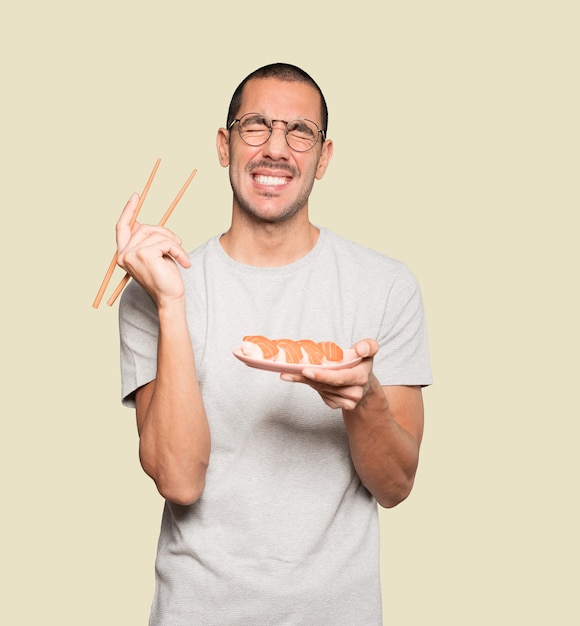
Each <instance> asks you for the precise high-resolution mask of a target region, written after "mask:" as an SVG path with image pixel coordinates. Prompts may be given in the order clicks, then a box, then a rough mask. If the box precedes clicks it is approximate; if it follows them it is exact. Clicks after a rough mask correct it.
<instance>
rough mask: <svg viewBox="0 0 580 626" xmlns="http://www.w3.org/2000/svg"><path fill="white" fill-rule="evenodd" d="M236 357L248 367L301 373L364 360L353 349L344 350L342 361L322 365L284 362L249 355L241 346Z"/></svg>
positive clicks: (342, 367)
mask: <svg viewBox="0 0 580 626" xmlns="http://www.w3.org/2000/svg"><path fill="white" fill-rule="evenodd" d="M232 352H233V354H234V356H235V357H237V358H238V359H240V361H242V362H243V363H245V364H246V365H247V366H248V367H255V368H256V369H259V370H268V371H269V372H280V373H282V372H283V373H285V374H300V373H301V372H302V370H304V369H306V368H308V369H321V370H342V369H347V368H349V367H353V366H354V365H356V364H357V363H360V362H361V361H362V357H360V356H357V354H356V352H355V351H354V350H352V349H348V350H344V351H343V357H344V358H343V359H342V361H333V362H331V363H322V364H321V365H312V364H310V363H284V362H283V361H271V360H267V359H257V358H256V357H251V356H247V355H246V354H244V353H243V352H242V349H241V348H234V349H233V350H232Z"/></svg>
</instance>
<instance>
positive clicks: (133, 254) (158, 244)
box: [118, 226, 191, 269]
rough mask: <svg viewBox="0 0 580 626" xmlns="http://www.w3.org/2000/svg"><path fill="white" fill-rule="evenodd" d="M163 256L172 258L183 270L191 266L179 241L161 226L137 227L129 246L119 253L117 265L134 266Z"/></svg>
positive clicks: (173, 234)
mask: <svg viewBox="0 0 580 626" xmlns="http://www.w3.org/2000/svg"><path fill="white" fill-rule="evenodd" d="M164 256H170V257H172V258H173V259H174V260H175V261H176V262H177V263H178V264H179V265H181V266H182V267H184V268H188V267H190V265H191V261H190V260H189V256H188V254H187V252H186V251H185V250H184V249H183V248H182V246H181V239H180V238H179V237H178V236H177V235H176V234H175V233H173V232H171V231H170V230H168V229H167V228H163V227H161V226H139V227H138V228H137V230H135V231H134V233H133V236H132V237H131V240H130V242H129V244H128V245H127V246H126V247H125V248H123V250H122V251H120V252H119V255H118V263H119V265H121V267H124V266H128V265H132V266H136V265H137V264H147V263H148V262H150V261H155V260H156V259H158V258H160V257H164ZM125 269H127V267H125Z"/></svg>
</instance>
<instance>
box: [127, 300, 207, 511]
mask: <svg viewBox="0 0 580 626" xmlns="http://www.w3.org/2000/svg"><path fill="white" fill-rule="evenodd" d="M139 409H140V411H139ZM138 425H139V437H140V438H139V455H140V459H141V464H142V466H143V469H144V470H145V472H146V473H147V474H148V475H149V476H151V478H153V480H154V481H155V483H156V485H157V488H158V490H159V492H160V493H161V494H162V495H163V496H164V497H165V498H167V499H168V500H171V501H173V502H176V503H179V504H190V503H192V502H194V501H195V500H197V499H198V498H199V496H200V495H201V493H202V491H203V487H204V484H205V472H206V468H207V465H208V462H209V454H210V433H209V426H208V423H207V418H206V414H205V409H204V405H203V401H202V398H201V392H200V389H199V384H198V381H197V372H196V367H195V359H194V355H193V349H192V346H191V340H190V336H189V331H188V328H187V322H186V318H185V312H184V306H183V303H180V304H179V305H175V304H172V305H171V306H168V307H159V340H158V347H157V377H156V380H155V381H154V383H153V385H152V387H151V388H150V389H149V390H147V391H144V393H143V397H142V398H141V401H140V402H139V404H138Z"/></svg>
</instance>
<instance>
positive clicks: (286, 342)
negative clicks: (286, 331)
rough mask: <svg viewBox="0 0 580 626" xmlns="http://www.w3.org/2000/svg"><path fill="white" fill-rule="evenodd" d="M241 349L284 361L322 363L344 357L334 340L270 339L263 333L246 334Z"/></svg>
mask: <svg viewBox="0 0 580 626" xmlns="http://www.w3.org/2000/svg"><path fill="white" fill-rule="evenodd" d="M241 350H242V352H243V353H244V354H245V355H246V356H249V357H252V358H258V359H265V360H271V361H279V362H283V363H304V364H311V365H321V364H323V363H330V362H340V361H342V360H343V358H344V353H343V350H342V348H341V347H340V346H339V345H338V344H336V343H334V342H333V341H320V342H315V341H313V340H311V339H299V340H297V341H294V340H292V339H268V338H267V337H264V336H262V335H246V336H245V337H244V338H243V339H242V345H241Z"/></svg>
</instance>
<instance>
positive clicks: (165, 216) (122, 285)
mask: <svg viewBox="0 0 580 626" xmlns="http://www.w3.org/2000/svg"><path fill="white" fill-rule="evenodd" d="M196 174H197V170H196V169H194V170H193V172H191V174H190V175H189V178H188V179H187V180H186V181H185V183H184V184H183V187H182V188H181V189H180V190H179V193H178V194H177V196H175V199H174V200H173V202H172V203H171V205H170V206H169V208H168V209H167V211H165V213H164V214H163V217H162V218H161V220H159V223H158V224H157V225H158V226H165V222H167V220H168V219H169V216H170V215H171V214H172V213H173V209H175V207H176V206H177V203H178V202H179V201H180V200H181V197H182V196H183V194H184V193H185V190H186V189H187V188H188V187H189V183H190V182H191V181H192V180H193V178H194V176H195V175H196ZM130 278H131V276H130V275H129V273H128V272H127V273H126V274H125V276H124V277H123V279H122V280H121V282H120V283H119V284H118V285H117V288H116V289H115V291H114V292H113V294H112V295H111V297H110V298H109V299H108V300H107V304H108V306H112V305H113V304H114V302H115V300H116V299H117V298H118V297H119V294H120V293H121V292H122V291H123V289H125V285H126V284H127V283H128V282H129V279H130Z"/></svg>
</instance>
